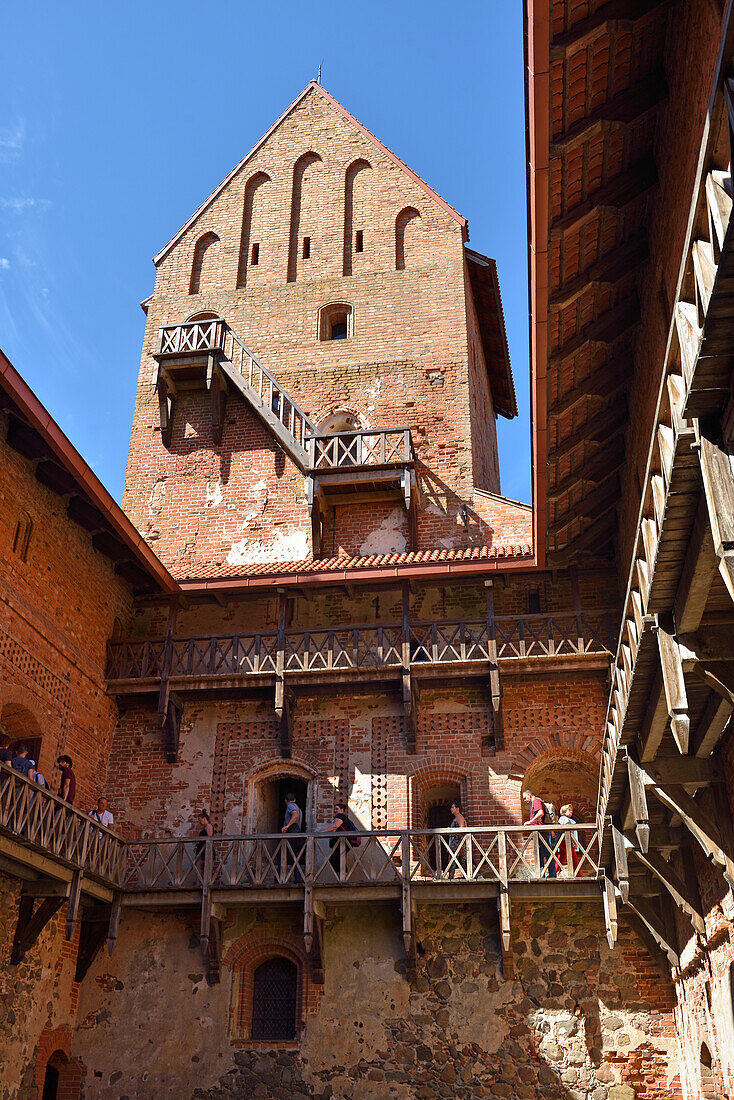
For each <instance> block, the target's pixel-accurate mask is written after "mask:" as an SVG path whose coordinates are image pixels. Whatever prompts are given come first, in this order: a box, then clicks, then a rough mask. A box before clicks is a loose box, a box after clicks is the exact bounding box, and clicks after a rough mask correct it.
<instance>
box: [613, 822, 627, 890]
mask: <svg viewBox="0 0 734 1100" xmlns="http://www.w3.org/2000/svg"><path fill="white" fill-rule="evenodd" d="M611 831H612V844H613V846H614V871H615V874H616V876H617V886H618V887H619V893H620V895H621V897H622V901H623V902H624V904H625V905H626V904H627V902H628V901H629V896H630V873H629V866H628V863H627V843H628V842H627V839H626V838H625V836H624V833H621V832H620V831H619V829H618V828H617V827H616V825H612V826H611Z"/></svg>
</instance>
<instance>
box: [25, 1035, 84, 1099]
mask: <svg viewBox="0 0 734 1100" xmlns="http://www.w3.org/2000/svg"><path fill="white" fill-rule="evenodd" d="M70 1050H71V1031H70V1029H69V1028H68V1027H58V1028H45V1029H44V1031H42V1032H41V1035H40V1037H39V1040H38V1048H37V1052H36V1081H35V1084H36V1088H37V1090H38V1095H39V1097H40V1096H41V1094H42V1092H43V1084H44V1080H45V1077H46V1069H47V1067H48V1066H52V1067H53V1068H54V1069H55V1070H57V1071H58V1074H59V1087H58V1093H57V1096H58V1100H77V1098H79V1097H81V1095H82V1083H83V1079H84V1076H85V1070H84V1067H83V1065H82V1063H81V1062H79V1061H78V1060H77V1059H76V1058H72V1057H71V1054H70Z"/></svg>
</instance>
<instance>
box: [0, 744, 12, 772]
mask: <svg viewBox="0 0 734 1100" xmlns="http://www.w3.org/2000/svg"><path fill="white" fill-rule="evenodd" d="M0 763H2V764H9V765H10V766H11V767H12V765H13V754H12V752H11V751H10V749H9V748H7V747H6V746H5V745H0Z"/></svg>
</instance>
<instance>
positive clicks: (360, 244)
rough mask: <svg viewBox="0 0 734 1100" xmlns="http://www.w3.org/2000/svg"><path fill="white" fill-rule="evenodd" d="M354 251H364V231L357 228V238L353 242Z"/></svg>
mask: <svg viewBox="0 0 734 1100" xmlns="http://www.w3.org/2000/svg"><path fill="white" fill-rule="evenodd" d="M354 251H355V252H364V233H363V231H362V230H361V229H358V230H357V239H356V241H355V242H354Z"/></svg>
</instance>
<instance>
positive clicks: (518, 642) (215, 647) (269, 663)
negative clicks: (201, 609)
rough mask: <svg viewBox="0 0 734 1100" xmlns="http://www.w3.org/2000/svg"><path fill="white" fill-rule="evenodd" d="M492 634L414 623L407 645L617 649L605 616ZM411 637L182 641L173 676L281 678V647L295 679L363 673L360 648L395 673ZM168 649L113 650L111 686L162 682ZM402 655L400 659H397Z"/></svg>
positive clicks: (542, 651)
mask: <svg viewBox="0 0 734 1100" xmlns="http://www.w3.org/2000/svg"><path fill="white" fill-rule="evenodd" d="M492 627H493V631H494V635H493V636H492V637H490V630H489V623H488V620H487V619H482V618H471V619H443V620H441V619H439V620H434V621H430V620H409V623H408V635H407V642H408V645H409V649H410V658H411V663H414V664H455V663H456V662H457V661H467V660H468V661H486V660H489V659H490V650H491V649H493V646H494V642H495V638H496V652H497V656H498V657H499V658H501V659H514V658H523V657H538V656H545V657H556V656H569V655H579V656H581V655H584V654H594V653H596V654H600V653H606V652H609V646H610V643H611V639H608V640H605V639H604V637H603V635H604V634H605V633H606V629H607V617H606V612H605V611H600V612H597V613H595V614H594V615H588V616H581V617H579V616H577V615H576V614H572V613H568V614H553V615H527V616H523V617H522V618H516V617H513V616H495V617H494V618H493V622H492ZM403 634H404V624H403V623H402V622H388V623H379V622H378V623H359V624H354V623H351V624H343V625H342V624H340V625H338V626H314V627H304V628H301V629H299V630H292V629H291V630H287V631H285V633H284V635H283V637H282V639H281V640H280V642H279V635H278V633H277V631H275V630H267V631H261V632H248V633H245V634H231V635H230V634H211V635H192V636H190V637H181V636H178V637H174V638H173V642H172V651H173V657H174V664H175V665H181V664H183V665H185V666H186V668H185V669H180V668H178V667H175V668H174V670H173V674H174V675H176V676H197V677H200V676H212V675H238V674H245V675H252V674H258V673H261V672H263V671H264V672H274V671H275V665H274V662H275V660H276V658H277V656H278V652H279V650H278V646H279V645H281V644H282V645H283V647H284V652H285V654H286V657H287V659H286V662H285V663H284V667H285V669H286V671H289V670H290V671H292V670H293V666H294V664H296V665H300V664H302V665H303V667H302V668H300V671H322V670H323V669H324V667H325V666H326V667H329V668H336V667H338V666H341V667H356V665H357V663H358V662H357V661H356V658H355V654H356V652H357V648H356V647H359V646H360V644H361V645H362V647H363V649H362V650H360V654H361V657H362V660H361V662H359V663H360V664H362V665H364V666H372V667H392V666H393V665H395V664H396V663H398V664H399V663H400V662H401V661H403V657H404V654H402V646H403V643H404V642H405V641H406V639H405V638H404V637H403ZM383 635H386V636H387V640H388V642H389V643H390V644H389V645H388V646H387V649H386V648H385V646H383V645H382V641H383V640H384V638H383ZM256 643H264V644H263V645H262V646H261V645H260V644H257V645H256ZM164 644H165V639H154V640H152V641H151V640H147V639H140V640H137V639H130V640H125V641H122V642H114V643H112V642H111V643H109V644H108V665H107V678H108V679H109V680H128V679H132V680H136V679H137V680H146V679H157V678H159V676H160V666H161V662H162V659H163V647H164ZM253 647H255V650H256V651H255V652H254V653H253V652H252V650H253ZM396 647H397V648H398V649H400V650H401V652H400V653H398V652H397V651H395V652H393V650H396ZM469 651H470V652H469ZM207 655H208V656H207ZM215 658H216V659H215ZM288 662H290V669H289V665H288ZM403 663H404V661H403ZM214 666H216V668H215V667H214ZM156 670H158V671H156Z"/></svg>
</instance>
